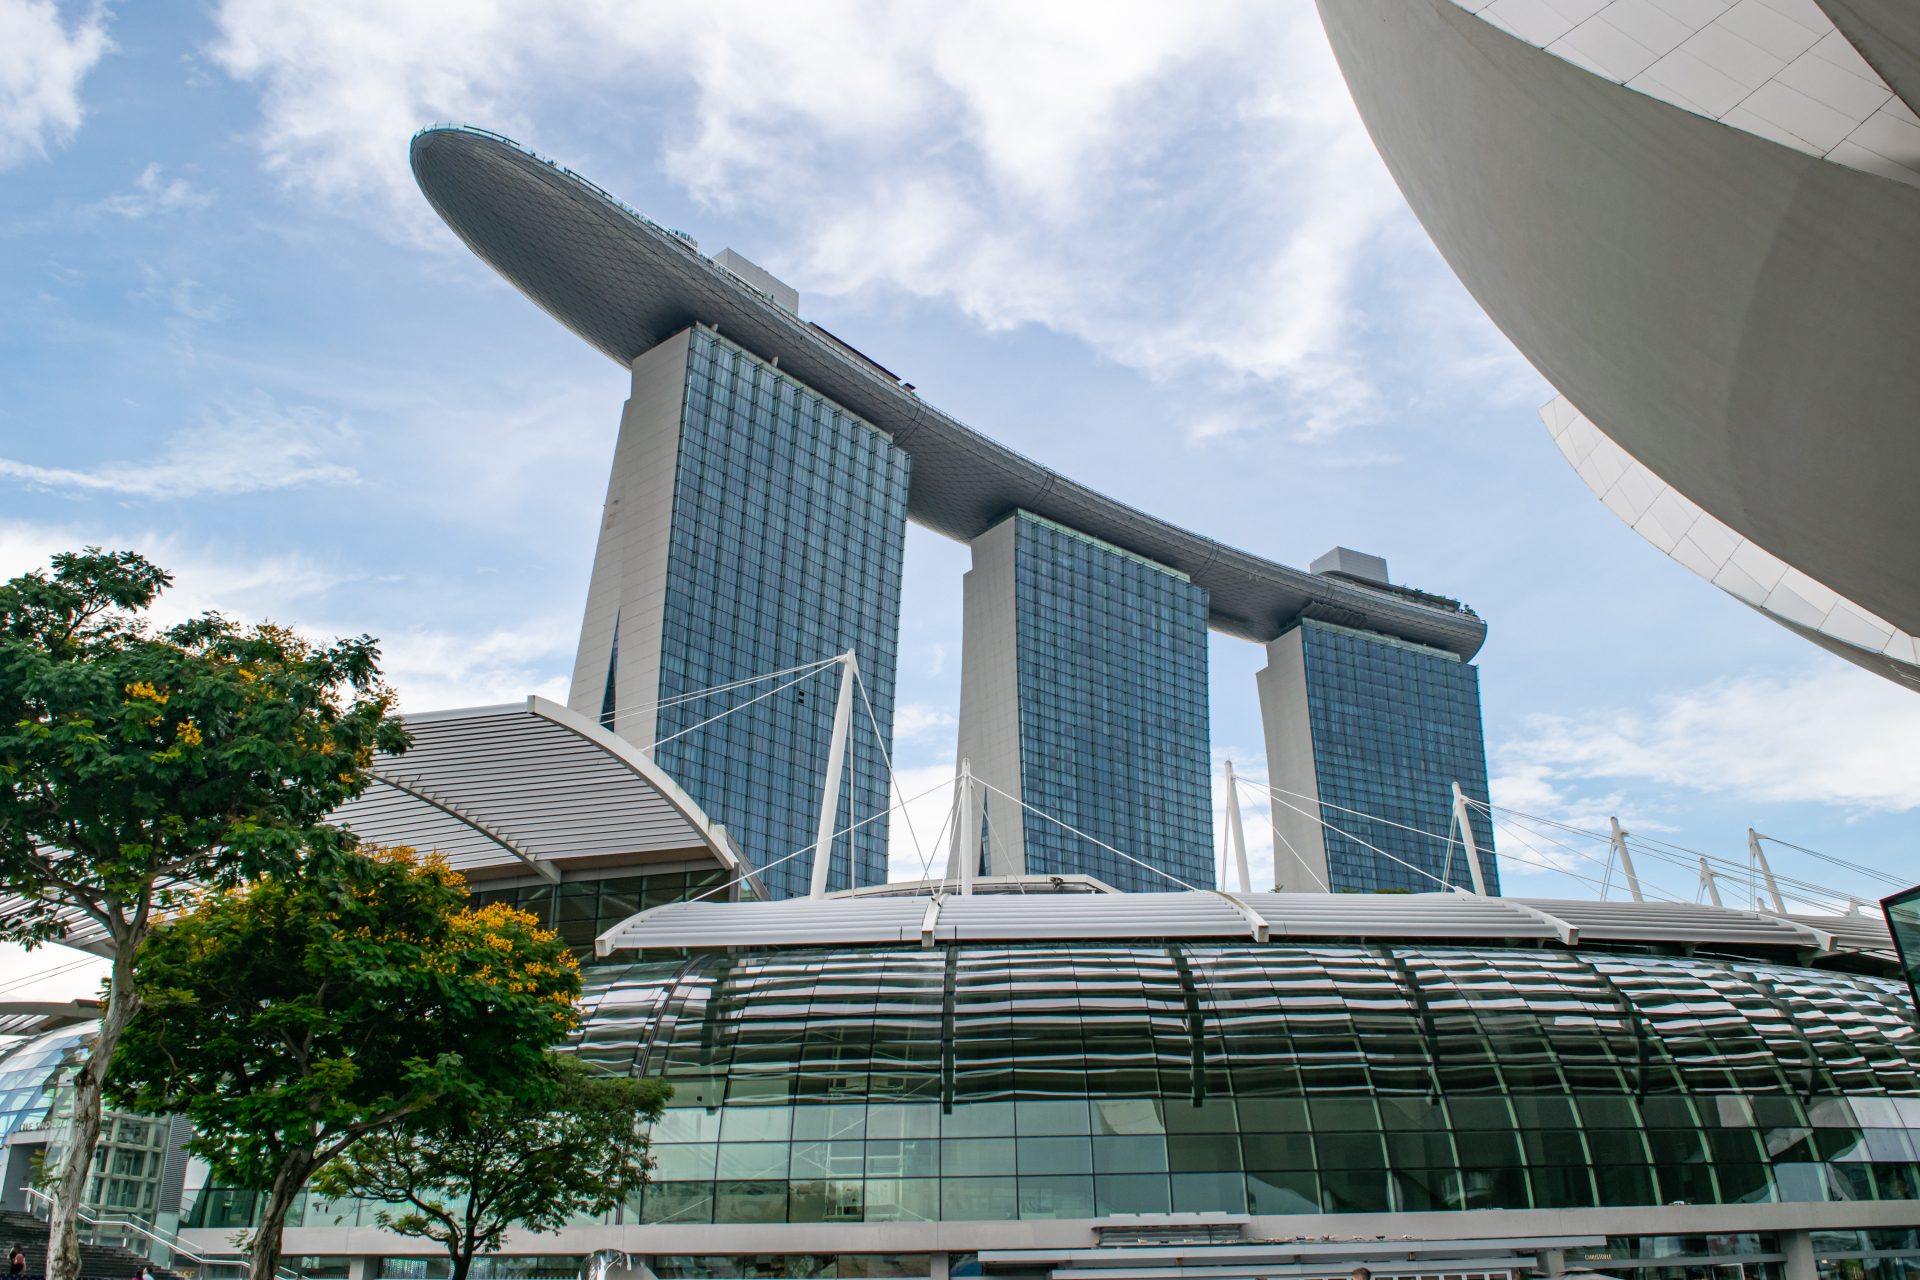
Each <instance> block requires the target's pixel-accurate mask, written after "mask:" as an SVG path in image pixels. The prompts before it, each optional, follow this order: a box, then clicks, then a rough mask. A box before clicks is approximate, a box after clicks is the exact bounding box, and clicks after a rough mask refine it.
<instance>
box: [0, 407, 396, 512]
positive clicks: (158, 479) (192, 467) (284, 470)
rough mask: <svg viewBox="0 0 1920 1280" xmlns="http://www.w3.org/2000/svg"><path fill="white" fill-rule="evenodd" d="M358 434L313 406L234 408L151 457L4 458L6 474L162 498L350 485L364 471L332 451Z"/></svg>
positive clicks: (58, 486)
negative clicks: (77, 461) (85, 461)
mask: <svg viewBox="0 0 1920 1280" xmlns="http://www.w3.org/2000/svg"><path fill="white" fill-rule="evenodd" d="M351 440H352V433H351V432H350V431H349V430H348V428H347V427H346V425H345V424H344V423H342V422H332V423H330V422H328V421H326V420H325V419H324V418H322V417H321V416H320V415H319V414H318V413H317V412H315V411H313V410H309V409H299V408H296V409H292V410H288V411H285V412H281V411H276V410H271V409H269V410H268V411H267V412H266V413H264V414H260V415H241V414H236V413H229V414H228V415H227V416H226V417H225V418H224V419H222V420H221V421H218V422H214V423H209V424H207V425H204V426H200V427H194V428H189V429H188V430H185V431H182V432H180V433H178V434H177V435H175V436H174V437H173V438H172V439H171V440H169V441H168V442H167V445H166V447H165V449H164V450H162V452H161V453H160V455H159V457H157V458H154V459H152V460H150V461H146V462H107V463H102V464H101V465H99V466H97V467H94V468H92V469H90V470H82V469H78V468H72V467H43V466H37V465H34V464H32V463H27V462H21V461H18V460H16V459H12V458H0V476H4V477H9V478H11V479H14V480H18V481H21V482H23V483H25V484H29V485H32V486H35V487H36V488H42V489H53V490H71V491H74V492H81V493H110V494H120V495H123V496H126V497H130V498H148V499H157V500H172V499H179V498H195V497H206V496H230V495H233V494H241V493H257V492H260V491H262V490H274V489H294V488H301V487H304V486H307V485H346V484H355V483H357V482H358V479H359V477H358V475H357V474H356V473H355V472H354V470H353V468H351V467H348V466H345V465H343V464H341V463H339V462H335V461H332V459H333V458H335V457H337V456H339V455H340V454H341V452H342V451H343V450H344V449H345V448H346V446H347V445H348V444H349V443H350V442H351Z"/></svg>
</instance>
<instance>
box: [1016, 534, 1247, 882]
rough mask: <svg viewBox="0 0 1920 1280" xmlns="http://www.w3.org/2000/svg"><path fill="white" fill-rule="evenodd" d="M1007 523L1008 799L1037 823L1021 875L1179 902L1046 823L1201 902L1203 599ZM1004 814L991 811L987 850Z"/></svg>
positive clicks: (1138, 564) (1207, 874) (1121, 558)
mask: <svg viewBox="0 0 1920 1280" xmlns="http://www.w3.org/2000/svg"><path fill="white" fill-rule="evenodd" d="M1013 518H1014V519H1015V520H1016V521H1017V525H1016V528H1015V533H1014V602H1015V610H1014V617H1015V623H1014V626H1015V645H1016V648H1017V652H1018V657H1017V660H1016V668H1017V678H1018V687H1019V708H1020V789H1021V792H1022V798H1023V799H1024V800H1025V801H1026V803H1027V804H1029V805H1031V806H1033V808H1034V809H1037V810H1039V813H1034V812H1031V811H1028V812H1026V813H1025V814H1024V815H1023V817H1024V824H1023V833H1024V836H1025V842H1026V869H1027V872H1028V874H1030V875H1060V874H1064V873H1080V874H1084V875H1091V876H1096V877H1098V878H1099V879H1101V880H1104V881H1106V882H1107V883H1108V884H1110V885H1112V886H1113V887H1114V888H1116V889H1123V890H1129V891H1134V890H1146V891H1156V892H1160V891H1165V890H1168V889H1172V888H1175V887H1177V886H1176V885H1175V884H1174V883H1172V882H1170V881H1169V880H1168V879H1167V877H1166V876H1163V875H1158V874H1155V872H1153V871H1152V870H1150V869H1148V868H1147V867H1143V866H1141V865H1139V864H1138V863H1135V862H1129V861H1128V860H1127V859H1125V858H1122V857H1119V856H1118V855H1116V854H1113V853H1109V852H1108V851H1106V850H1105V849H1102V848H1100V847H1099V846H1098V845H1096V844H1094V843H1092V841H1089V840H1085V839H1082V838H1081V837H1079V836H1077V835H1075V834H1073V833H1072V832H1070V831H1068V830H1066V829H1065V828H1064V827H1062V826H1060V825H1059V823H1056V822H1050V821H1048V820H1047V819H1046V818H1043V817H1041V816H1039V815H1040V814H1041V813H1044V814H1051V815H1052V816H1053V817H1055V818H1058V819H1059V820H1060V822H1065V823H1068V824H1070V825H1071V826H1073V827H1075V828H1077V829H1078V830H1080V831H1083V832H1085V833H1087V834H1088V835H1090V836H1093V837H1095V838H1096V839H1098V840H1101V841H1103V842H1105V843H1106V844H1109V845H1112V846H1113V847H1114V848H1116V849H1122V850H1125V851H1126V852H1127V853H1129V854H1131V855H1133V856H1134V857H1136V858H1139V859H1141V860H1142V861H1144V862H1148V863H1151V864H1153V865H1154V866H1156V867H1159V868H1161V869H1162V870H1164V871H1166V872H1167V873H1169V874H1170V875H1172V876H1174V877H1177V879H1178V881H1179V883H1180V884H1184V885H1186V886H1188V887H1191V888H1196V889H1210V888H1212V887H1213V882H1214V874H1213V814H1212V811H1211V801H1210V796H1211V790H1210V785H1211V784H1210V776H1211V775H1210V764H1209V754H1208V750H1209V744H1208V738H1207V593H1206V591H1205V589H1204V588H1201V587H1197V586H1195V585H1194V584H1193V583H1192V582H1191V581H1189V580H1188V579H1187V577H1186V575H1184V574H1181V573H1176V572H1175V571H1173V570H1171V569H1167V568H1164V567H1162V566H1160V565H1157V564H1154V563H1152V562H1151V561H1148V560H1143V559H1141V558H1140V557H1138V556H1135V555H1131V554H1129V553H1127V552H1124V551H1121V550H1119V549H1118V548H1115V547H1110V546H1108V545H1107V544H1105V543H1103V542H1099V541H1097V540H1095V539H1093V538H1089V537H1087V536H1085V535H1083V534H1079V533H1075V532H1073V531H1071V530H1069V529H1066V528H1064V527H1062V526H1060V525H1057V524H1054V523H1053V522H1052V521H1049V520H1044V519H1041V518H1040V517H1038V516H1034V515H1030V514H1028V513H1026V512H1024V511H1023V512H1020V513H1018V514H1017V515H1016V516H1015V517H1013ZM997 802H998V803H1000V804H1001V805H1002V810H1003V811H1002V813H1001V814H995V812H994V806H995V804H996V803H997ZM1004 808H1005V805H1004V802H1002V801H1000V798H999V797H997V796H992V797H989V798H988V800H987V816H988V821H987V831H986V833H985V837H984V838H986V839H991V837H992V823H993V821H994V820H995V818H996V817H998V818H999V819H1000V820H1001V821H1005V820H1006V815H1005V813H1004Z"/></svg>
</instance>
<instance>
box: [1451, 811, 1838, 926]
mask: <svg viewBox="0 0 1920 1280" xmlns="http://www.w3.org/2000/svg"><path fill="white" fill-rule="evenodd" d="M1467 803H1468V804H1469V805H1471V806H1472V807H1474V808H1476V809H1479V810H1481V811H1483V812H1485V813H1486V814H1487V815H1488V816H1489V817H1490V818H1494V819H1495V821H1496V822H1497V821H1499V819H1498V817H1497V815H1496V814H1495V810H1498V811H1499V812H1500V813H1504V814H1507V815H1509V821H1508V823H1507V824H1505V825H1506V827H1507V829H1508V830H1513V829H1515V828H1514V826H1513V823H1512V820H1513V819H1524V820H1525V821H1526V822H1529V823H1535V824H1538V825H1539V826H1544V827H1550V828H1553V829H1554V830H1558V831H1563V832H1566V833H1568V834H1570V835H1575V836H1580V837H1583V838H1585V839H1588V840H1594V841H1599V842H1603V843H1610V842H1611V840H1612V837H1611V835H1610V834H1602V833H1599V832H1595V831H1589V830H1587V829H1585V828H1583V827H1577V826H1574V825H1572V824H1571V823H1566V822H1561V821H1559V820H1557V819H1554V818H1548V817H1543V816H1542V815H1540V814H1534V813H1527V812H1525V811H1523V810H1519V809H1512V808H1509V807H1507V806H1505V805H1488V804H1483V803H1481V802H1480V801H1478V800H1471V799H1470V800H1468V802H1467ZM1533 834H1535V835H1537V836H1539V837H1540V838H1541V839H1544V840H1547V841H1548V842H1549V843H1551V844H1553V845H1555V846H1556V847H1558V848H1560V849H1562V850H1564V851H1566V852H1567V853H1569V854H1572V855H1573V856H1575V857H1580V858H1583V859H1585V860H1588V861H1592V862H1595V863H1602V859H1600V858H1598V857H1596V856H1595V855H1592V854H1588V853H1584V852H1582V851H1580V850H1578V849H1576V848H1574V847H1573V846H1572V845H1569V844H1567V843H1565V842H1563V841H1560V840H1556V839H1554V838H1553V837H1551V836H1549V835H1547V834H1546V833H1545V832H1542V831H1535V832H1533ZM1758 838H1759V839H1766V840H1771V839H1772V837H1767V836H1761V837H1758ZM1774 842H1775V843H1785V842H1784V841H1774ZM1635 846H1636V848H1637V850H1638V852H1639V854H1640V856H1641V857H1643V858H1648V859H1651V860H1654V861H1657V862H1660V863H1663V864H1665V865H1669V866H1673V867H1677V868H1680V869H1684V870H1686V871H1687V872H1689V873H1695V872H1697V871H1698V869H1699V865H1700V862H1701V860H1703V859H1704V860H1705V861H1706V863H1707V864H1708V867H1709V874H1710V875H1712V876H1713V877H1714V878H1716V879H1719V878H1725V879H1729V880H1735V881H1738V882H1742V883H1746V884H1748V885H1749V887H1750V888H1753V889H1754V890H1755V893H1754V897H1755V900H1756V907H1755V909H1756V910H1758V909H1760V908H1759V907H1758V905H1757V903H1758V898H1759V894H1758V892H1757V889H1758V886H1757V883H1756V882H1755V881H1754V879H1753V877H1754V874H1755V870H1756V869H1755V868H1754V867H1753V866H1751V865H1750V864H1748V863H1745V862H1741V861H1739V860H1736V859H1733V858H1727V857H1722V856H1720V855H1717V854H1710V853H1704V852H1702V851H1700V850H1698V849H1692V848H1689V847H1688V846H1686V845H1681V844H1675V843H1674V842H1672V841H1668V840H1662V839H1659V838H1658V837H1653V836H1638V835H1637V836H1636V837H1635ZM1836 861H1837V860H1836ZM1603 865H1604V864H1603ZM1715 868H1718V869H1715ZM1773 879H1774V880H1775V882H1776V887H1777V886H1778V885H1785V886H1787V887H1788V888H1790V889H1797V890H1800V892H1798V893H1787V894H1783V895H1782V896H1784V897H1788V898H1791V899H1792V900H1793V901H1795V902H1797V903H1799V904H1801V905H1803V906H1806V907H1810V908H1812V909H1813V910H1814V913H1815V914H1821V913H1826V912H1831V911H1832V910H1833V909H1834V903H1835V899H1836V898H1837V897H1839V896H1841V893H1840V891H1838V890H1835V889H1834V888H1832V887H1831V886H1827V885H1821V884H1815V883H1813V882H1811V881H1807V880H1801V879H1798V878H1796V877H1792V876H1774V877H1773ZM1703 889H1704V885H1702V889H1696V891H1695V895H1694V900H1696V901H1697V900H1698V898H1699V896H1700V893H1701V892H1702V890H1703ZM1661 896H1663V897H1665V898H1667V899H1668V900H1671V901H1675V902H1684V901H1687V899H1685V898H1681V897H1679V896H1677V895H1675V894H1673V893H1672V892H1671V891H1662V895H1661ZM1774 914H1778V913H1774Z"/></svg>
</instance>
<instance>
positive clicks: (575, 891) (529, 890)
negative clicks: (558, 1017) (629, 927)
mask: <svg viewBox="0 0 1920 1280" xmlns="http://www.w3.org/2000/svg"><path fill="white" fill-rule="evenodd" d="M726 881H727V873H726V872H725V871H723V870H720V869H719V868H715V869H713V870H711V871H655V872H651V873H648V874H645V875H620V876H608V877H606V878H605V879H601V880H567V881H563V882H562V883H560V884H550V883H548V882H547V881H545V880H541V881H539V882H538V883H535V884H522V885H514V886H513V887H511V888H504V889H490V888H488V887H487V885H486V882H485V881H482V882H481V883H480V884H478V885H476V886H474V887H473V888H472V889H471V891H470V893H469V895H468V901H469V903H470V904H471V905H473V906H475V907H484V906H486V905H487V904H488V903H492V902H504V903H506V904H507V905H508V906H510V907H519V908H520V909H521V910H523V911H531V912H532V913H533V914H534V915H536V916H538V917H540V923H541V925H542V926H544V927H545V928H548V929H552V930H553V931H554V932H555V933H557V934H559V935H560V940H561V941H563V942H565V943H566V944H567V946H568V947H569V948H570V949H571V950H572V951H573V953H574V954H575V955H576V956H579V957H581V958H583V959H584V958H586V957H589V956H591V955H592V954H593V940H594V939H595V938H597V937H599V936H600V935H601V934H603V933H605V932H606V931H607V930H609V929H611V928H613V926H615V925H617V924H619V923H620V922H621V921H622V920H625V919H627V918H628V917H629V916H633V915H636V914H638V913H639V912H642V911H646V910H648V909H650V908H652V907H664V906H665V905H666V904H667V903H669V902H684V901H686V900H687V899H688V898H692V897H697V896H699V895H700V894H702V893H705V892H706V891H707V890H709V889H712V888H715V887H716V886H718V885H722V884H725V883H726ZM715 896H716V897H717V896H720V895H715Z"/></svg>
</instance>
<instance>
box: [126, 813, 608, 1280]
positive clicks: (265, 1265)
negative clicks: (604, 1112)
mask: <svg viewBox="0 0 1920 1280" xmlns="http://www.w3.org/2000/svg"><path fill="white" fill-rule="evenodd" d="M134 978H135V981H136V982H137V983H138V986H139V990H140V997H141V1002H142V1004H141V1009H140V1012H139V1013H138V1014H137V1015H136V1016H135V1017H134V1019H133V1021H132V1022H131V1023H130V1024H129V1025H128V1027H127V1030H126V1033H125V1035H124V1036H123V1037H122V1038H121V1041H120V1048H119V1052H118V1053H116V1054H115V1056H114V1060H113V1066H112V1070H111V1071H110V1073H109V1075H108V1088H109V1090H110V1092H111V1096H112V1097H113V1098H114V1099H115V1101H116V1102H117V1103H119V1104H122V1105H125V1106H128V1107H130V1108H133V1109H136V1110H140V1111H147V1112H153V1113H167V1114H184V1115H186V1116H187V1117H188V1118H189V1119H190V1120H192V1122H193V1126H194V1130H195V1134H194V1138H193V1141H192V1149H193V1150H194V1151H195V1152H196V1153H197V1154H198V1155H200V1156H202V1157H203V1158H205V1159H206V1161H207V1163H208V1165H209V1166H210V1167H211V1169H212V1171H213V1174H214V1176H215V1177H217V1178H220V1179H221V1180H223V1181H226V1182H229V1183H232V1184H233V1185H236V1186H241V1187H247V1188H250V1189H253V1190H255V1191H260V1192H263V1193H265V1196H264V1199H265V1203H264V1207H263V1209H262V1211H261V1217H260V1222H259V1225H258V1226H257V1227H256V1228H255V1230H254V1233H253V1238H252V1240H251V1241H250V1242H249V1245H248V1272H249V1275H250V1276H251V1277H252V1280H270V1278H271V1277H272V1276H273V1274H274V1269H275V1267H276V1266H277V1265H278V1263H279V1260H280V1239H281V1232H282V1230H283V1229H284V1227H285V1225H286V1219H287V1211H288V1210H289V1209H290V1208H292V1206H293V1202H294V1197H295V1196H296V1195H298V1194H299V1192H300V1190H301V1188H302V1187H304V1186H305V1185H306V1183H307V1180H308V1179H309V1178H310V1177H311V1176H312V1175H313V1173H314V1172H315V1171H316V1170H317V1169H319V1168H320V1167H321V1166H323V1165H325V1164H326V1163H327V1162H328V1161H330V1160H332V1159H334V1158H335V1157H336V1156H338V1155H340V1153H341V1152H343V1151H345V1150H346V1149H347V1148H348V1147H349V1146H351V1145H352V1144H353V1143H354V1142H356V1141H358V1140H359V1139H360V1138H362V1137H365V1136H366V1135H367V1134H368V1133H370V1132H372V1131H374V1130H376V1129H380V1128H383V1127H385V1126H387V1125H392V1124H394V1123H396V1122H399V1121H409V1120H410V1121H412V1122H414V1123H422V1124H426V1123H432V1122H434V1121H436V1120H438V1119H441V1118H444V1117H447V1116H452V1115H457V1114H461V1113H463V1112H471V1111H475V1110H486V1109H490V1108H495V1107H500V1106H504V1105H509V1104H511V1102H513V1101H515V1100H524V1101H528V1102H532V1101H536V1100H540V1099H544V1098H548V1097H551V1095H552V1091H553V1089H554V1081H553V1077H552V1074H551V1071H550V1069H549V1064H548V1060H547V1050H548V1049H549V1048H551V1047H552V1046H553V1045H555V1044H557V1043H559V1042H560V1041H561V1040H562V1039H563V1038H564V1037H565V1036H566V1034H567V1033H568V1032H569V1031H570V1030H572V1028H573V1026H574V1023H575V1020H576V1018H577V1014H576V1013H575V1010H574V1004H573V1001H574V998H575V997H576V996H577V995H578V994H579V992H580V973H579V968H578V966H577V965H576V963H575V961H574V959H573V956H572V955H571V953H569V952H568V951H567V949H566V946H565V945H564V944H563V943H562V942H561V941H560V940H559V938H557V937H556V936H555V935H554V934H552V933H551V932H549V931H547V930H544V929H541V928H540V927H539V922H538V921H537V920H536V919H535V918H534V917H533V916H532V915H530V914H528V913H527V912H524V911H519V910H516V909H514V908H511V907H507V906H504V905H502V904H498V903H495V904H490V905H488V906H485V907H479V908H471V907H469V906H468V905H467V891H466V885H465V882H464V881H462V880H461V878H460V876H459V875H458V874H456V873H455V872H453V871H450V870H449V869H448V868H447V866H446V864H445V862H444V861H442V860H441V859H439V858H438V857H427V858H419V857H416V856H415V855H414V853H413V851H412V850H410V849H393V850H372V851H349V852H341V851H327V852H324V853H321V854H316V855H314V856H313V857H312V858H310V859H309V860H308V861H307V862H306V863H304V864H303V866H302V867H301V868H300V870H299V871H298V873H296V874H294V875H285V876H270V877H267V878H265V879H262V880H259V881H257V882H255V883H253V884H251V885H248V886H245V887H243V888H239V889H231V890H225V891H216V892H210V893H208V894H206V895H205V896H204V897H203V899H202V900H201V901H200V902H199V903H197V904H196V905H195V906H194V908H193V909H192V910H191V911H189V912H187V913H185V914H183V915H181V916H179V917H177V918H176V919H173V920H170V921H168V922H167V923H165V924H163V925H161V926H160V927H159V928H157V929H155V930H154V932H153V934H152V936H150V937H149V938H148V939H147V942H146V945H145V946H143V947H141V949H140V954H139V956H138V958H137V960H136V962H135V968H134Z"/></svg>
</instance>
